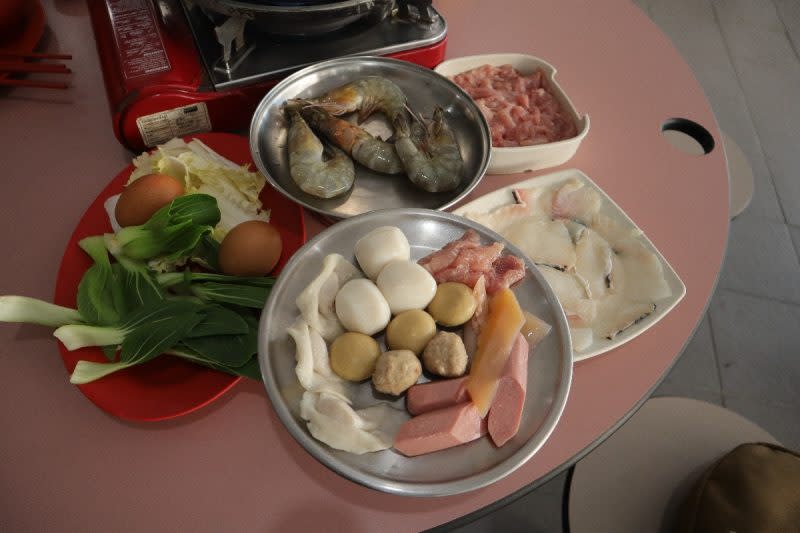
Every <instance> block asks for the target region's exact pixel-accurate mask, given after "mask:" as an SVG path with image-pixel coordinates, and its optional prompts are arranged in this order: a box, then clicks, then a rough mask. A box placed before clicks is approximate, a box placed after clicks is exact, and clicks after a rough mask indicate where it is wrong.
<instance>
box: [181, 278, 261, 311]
mask: <svg viewBox="0 0 800 533" xmlns="http://www.w3.org/2000/svg"><path fill="white" fill-rule="evenodd" d="M190 289H191V291H192V293H194V294H195V295H196V296H198V297H200V298H202V299H203V300H207V301H209V302H219V303H226V304H233V305H239V306H242V307H250V308H253V309H261V308H263V307H264V302H266V301H267V296H269V291H270V288H269V287H257V286H256V287H254V286H251V285H238V284H235V283H218V282H214V281H208V282H205V283H195V284H192V285H191V287H190Z"/></svg>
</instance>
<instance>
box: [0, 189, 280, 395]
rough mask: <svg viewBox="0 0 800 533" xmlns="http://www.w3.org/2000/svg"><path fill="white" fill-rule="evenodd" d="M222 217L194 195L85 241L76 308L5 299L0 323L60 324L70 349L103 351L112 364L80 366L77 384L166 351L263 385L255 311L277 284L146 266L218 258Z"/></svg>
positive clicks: (208, 199)
mask: <svg viewBox="0 0 800 533" xmlns="http://www.w3.org/2000/svg"><path fill="white" fill-rule="evenodd" d="M219 216H220V215H219V209H218V208H217V205H216V200H215V199H214V197H212V196H208V195H205V194H192V195H189V196H182V197H178V198H176V199H175V200H173V201H172V202H171V203H170V204H169V205H167V206H165V207H164V208H162V209H160V210H159V211H157V212H156V213H155V214H154V215H153V216H152V217H151V218H150V220H148V221H147V222H146V223H145V224H143V225H141V226H134V227H127V228H122V229H121V230H120V231H118V232H117V233H116V234H107V235H98V236H92V237H88V238H85V239H83V240H82V241H80V243H79V246H80V247H81V248H82V249H83V250H84V251H85V252H86V253H87V254H88V255H89V256H90V257H91V258H92V260H93V264H92V266H90V267H89V269H88V270H87V271H86V273H85V274H84V276H83V278H82V279H81V281H80V284H79V285H78V295H77V301H76V305H77V309H69V308H66V307H62V306H58V305H54V304H51V303H48V302H43V301H41V300H36V299H34V298H27V297H24V296H0V321H4V322H27V323H33V324H41V325H45V326H51V327H55V328H57V329H56V330H55V332H54V335H55V337H56V338H58V339H59V340H60V341H61V342H62V343H63V344H64V346H65V347H66V348H67V349H68V350H76V349H79V348H84V347H87V346H97V347H99V348H101V349H102V351H103V353H105V354H106V357H107V358H108V361H107V362H96V361H79V362H78V364H77V365H76V367H75V369H74V371H73V373H72V375H71V377H70V381H71V382H72V383H75V384H83V383H89V382H91V381H94V380H96V379H100V378H102V377H104V376H106V375H108V374H111V373H113V372H117V371H119V370H122V369H125V368H128V367H131V366H134V365H138V364H142V363H144V362H146V361H149V360H151V359H153V358H154V357H157V356H159V355H160V354H163V353H168V354H172V355H174V356H177V357H181V358H184V359H186V360H188V361H191V362H194V363H198V364H201V365H203V366H206V367H210V368H213V369H215V370H220V371H223V372H227V373H230V374H234V375H241V376H247V377H251V378H253V379H261V375H260V371H259V369H258V363H257V361H256V358H255V354H256V351H257V347H256V344H257V330H258V318H257V314H256V311H255V310H256V309H261V307H262V306H263V305H264V302H265V300H266V297H267V295H268V294H269V290H270V288H271V287H272V284H273V283H274V280H273V279H272V278H237V277H235V276H226V275H222V274H216V273H198V272H191V271H188V270H187V271H186V272H171V273H163V274H156V273H155V272H153V270H151V269H150V268H148V265H147V263H146V262H145V261H147V260H149V259H152V258H154V257H162V258H163V257H166V258H170V259H180V258H183V257H186V256H188V255H190V254H192V253H195V252H196V249H197V248H203V249H204V250H205V252H202V253H204V254H206V255H207V256H209V257H211V258H212V259H213V255H214V254H213V252H214V250H213V246H209V235H210V232H211V231H212V229H213V227H214V225H215V224H217V222H218V221H219ZM209 250H210V251H211V252H209ZM109 254H110V255H109Z"/></svg>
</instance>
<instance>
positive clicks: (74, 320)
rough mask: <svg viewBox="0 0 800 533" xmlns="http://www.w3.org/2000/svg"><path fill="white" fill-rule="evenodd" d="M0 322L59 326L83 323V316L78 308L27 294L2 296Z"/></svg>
mask: <svg viewBox="0 0 800 533" xmlns="http://www.w3.org/2000/svg"><path fill="white" fill-rule="evenodd" d="M0 322H23V323H26V324H39V325H41V326H50V327H59V326H63V325H65V324H81V323H83V317H82V316H81V314H80V313H79V312H78V311H77V310H76V309H70V308H69V307H61V306H60V305H55V304H51V303H50V302H43V301H42V300H37V299H36V298H28V297H27V296H0Z"/></svg>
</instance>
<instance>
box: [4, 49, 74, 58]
mask: <svg viewBox="0 0 800 533" xmlns="http://www.w3.org/2000/svg"><path fill="white" fill-rule="evenodd" d="M0 57H3V58H6V57H11V58H14V59H61V60H67V59H72V55H71V54H44V53H37V52H10V51H7V50H0Z"/></svg>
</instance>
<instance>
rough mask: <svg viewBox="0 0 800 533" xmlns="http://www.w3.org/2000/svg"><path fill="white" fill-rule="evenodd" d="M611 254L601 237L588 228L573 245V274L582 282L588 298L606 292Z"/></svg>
mask: <svg viewBox="0 0 800 533" xmlns="http://www.w3.org/2000/svg"><path fill="white" fill-rule="evenodd" d="M613 255H614V252H613V250H611V246H610V245H609V244H608V242H606V240H605V239H604V238H603V237H601V236H600V235H599V234H598V233H596V232H595V231H592V230H591V229H588V228H587V229H586V230H585V231H583V233H582V234H581V237H580V238H579V240H578V242H577V244H576V245H575V274H576V275H577V276H578V278H579V279H580V280H581V281H582V282H583V283H584V286H585V287H586V293H587V295H588V296H589V298H593V299H597V298H601V297H602V296H604V295H605V294H606V292H607V290H608V284H609V275H610V274H611V268H612V264H613V263H612V256H613Z"/></svg>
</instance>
